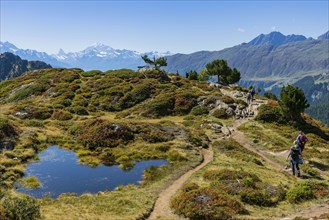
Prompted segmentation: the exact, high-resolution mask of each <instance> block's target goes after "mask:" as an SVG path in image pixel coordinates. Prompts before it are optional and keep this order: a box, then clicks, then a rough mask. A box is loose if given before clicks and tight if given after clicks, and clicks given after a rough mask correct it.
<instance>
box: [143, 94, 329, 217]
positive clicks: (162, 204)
mask: <svg viewBox="0 0 329 220" xmlns="http://www.w3.org/2000/svg"><path fill="white" fill-rule="evenodd" d="M223 94H225V95H229V96H231V97H233V94H232V93H230V92H228V91H225V90H224V92H223ZM264 103H266V101H264V100H257V99H255V100H253V102H252V104H250V105H249V109H250V110H252V111H253V112H254V114H253V116H251V117H249V118H240V119H236V120H235V121H234V122H233V124H232V126H231V127H228V128H229V131H230V133H231V135H230V137H232V138H233V139H234V140H236V141H237V142H238V143H240V144H241V145H242V146H243V147H245V148H246V149H248V150H250V151H252V152H254V153H256V154H258V155H259V156H261V157H262V158H263V159H264V160H265V161H266V162H267V163H268V164H270V165H271V166H273V168H274V169H276V170H278V171H282V170H284V169H285V168H284V165H282V163H280V162H279V160H278V159H279V158H281V159H282V158H285V157H286V156H287V155H288V153H289V152H288V151H282V152H279V153H274V152H271V151H269V150H268V149H266V148H265V147H262V146H259V145H257V144H255V143H253V142H252V141H250V140H249V139H248V138H247V137H246V136H245V134H244V133H243V132H241V131H238V130H237V128H238V127H239V126H240V125H242V124H243V123H245V122H247V121H249V120H253V119H254V118H255V116H256V115H257V113H258V107H259V106H260V105H261V104H264ZM223 138H227V137H221V138H220V139H223ZM202 154H203V158H204V159H203V162H202V163H201V164H199V165H198V166H197V167H195V168H193V169H191V170H189V171H188V172H187V173H185V174H183V175H182V176H181V177H179V178H178V179H177V180H175V181H174V182H173V183H172V184H171V185H170V186H169V187H168V188H166V189H164V190H163V191H162V192H161V193H160V194H159V197H158V199H157V200H156V202H155V205H154V208H153V211H152V212H151V214H150V216H149V218H148V219H149V220H154V219H156V220H177V219H179V220H181V219H187V218H183V217H181V216H178V215H176V214H174V213H173V211H172V210H171V208H170V200H171V198H172V197H173V196H174V195H175V194H176V193H177V191H178V190H179V189H180V188H182V187H183V185H184V183H185V182H186V181H187V180H188V179H189V178H190V177H191V176H192V175H193V174H194V173H195V172H197V171H199V170H200V169H201V168H203V167H204V166H206V165H207V164H208V163H209V162H211V161H212V160H213V150H212V147H211V146H210V147H209V148H208V149H202ZM326 212H329V201H327V202H326V203H324V204H321V205H315V206H312V207H309V208H307V209H304V210H303V211H301V212H299V211H295V212H292V213H290V214H289V215H288V216H286V217H284V218H276V219H281V220H291V219H293V218H294V217H296V216H303V217H306V218H312V217H314V216H320V215H321V214H322V213H326Z"/></svg>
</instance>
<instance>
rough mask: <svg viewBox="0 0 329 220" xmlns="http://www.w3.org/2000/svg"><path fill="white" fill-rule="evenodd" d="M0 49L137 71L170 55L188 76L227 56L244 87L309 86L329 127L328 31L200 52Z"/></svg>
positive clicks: (314, 110)
mask: <svg viewBox="0 0 329 220" xmlns="http://www.w3.org/2000/svg"><path fill="white" fill-rule="evenodd" d="M0 51H1V53H4V52H11V53H13V54H16V55H18V56H20V57H21V58H22V59H27V60H41V61H44V62H46V63H48V64H50V65H52V66H53V67H78V68H82V69H84V70H93V69H97V70H102V71H105V70H109V69H121V68H129V69H137V67H138V66H141V65H144V62H143V60H142V59H141V56H143V55H148V56H149V57H153V56H156V57H159V56H166V58H167V60H168V66H167V67H166V70H167V71H169V72H173V73H176V72H177V71H178V72H179V73H180V74H181V75H184V76H185V73H186V72H188V71H190V70H196V71H200V70H201V69H204V68H205V65H206V64H207V63H209V62H211V61H212V60H215V59H225V60H227V61H228V64H229V65H230V66H232V67H235V68H237V69H238V70H239V71H240V72H241V80H240V82H239V84H240V85H242V86H245V87H249V86H250V85H253V86H255V87H256V88H260V89H261V90H262V91H263V92H272V93H274V94H276V95H277V96H278V95H279V93H280V90H281V88H282V86H283V85H287V84H291V85H294V86H298V87H300V88H301V89H303V90H304V93H305V96H306V98H307V100H308V102H309V103H310V104H311V106H310V107H309V108H308V109H307V110H306V111H307V112H308V113H309V114H311V115H312V116H313V117H315V118H317V119H319V120H321V121H323V122H324V123H326V124H327V125H329V112H328V109H329V31H328V32H326V33H324V34H323V35H321V36H319V37H318V38H317V39H313V38H306V37H305V36H303V35H294V34H292V35H287V36H285V35H283V34H281V33H280V32H271V33H269V34H266V35H264V34H261V35H259V36H257V37H256V38H254V39H253V40H251V41H250V42H248V43H242V44H240V45H237V46H234V47H231V48H226V49H223V50H220V51H199V52H195V53H191V54H174V55H172V54H171V53H170V52H165V53H160V52H156V51H153V52H147V53H141V52H137V51H131V50H126V49H122V50H120V49H113V48H112V47H110V46H106V45H104V44H94V45H92V46H90V47H88V48H86V49H84V50H82V51H79V52H69V53H65V52H64V51H63V50H62V49H60V50H59V52H58V53H57V54H54V55H49V54H47V53H44V52H38V51H36V50H31V49H19V48H17V47H16V46H15V45H14V44H12V43H9V42H0Z"/></svg>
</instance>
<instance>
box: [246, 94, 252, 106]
mask: <svg viewBox="0 0 329 220" xmlns="http://www.w3.org/2000/svg"><path fill="white" fill-rule="evenodd" d="M251 100H252V95H251V93H250V92H248V94H247V104H248V105H250V103H251Z"/></svg>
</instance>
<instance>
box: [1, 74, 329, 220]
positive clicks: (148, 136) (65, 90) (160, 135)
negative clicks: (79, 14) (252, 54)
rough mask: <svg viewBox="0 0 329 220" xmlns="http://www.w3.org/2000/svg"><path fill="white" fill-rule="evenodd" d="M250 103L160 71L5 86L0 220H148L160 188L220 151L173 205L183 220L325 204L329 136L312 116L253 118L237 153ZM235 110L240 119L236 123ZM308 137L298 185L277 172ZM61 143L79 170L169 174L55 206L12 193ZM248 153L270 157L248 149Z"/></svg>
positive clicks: (39, 78)
mask: <svg viewBox="0 0 329 220" xmlns="http://www.w3.org/2000/svg"><path fill="white" fill-rule="evenodd" d="M245 95H246V90H245V89H244V88H242V87H222V88H218V87H216V86H210V85H209V84H208V83H206V82H198V81H193V80H188V79H186V78H183V77H180V76H176V75H171V74H169V75H166V74H163V73H161V72H158V71H154V70H150V71H146V72H142V73H141V72H136V71H133V70H128V69H122V70H116V71H107V72H101V71H88V72H84V71H83V70H81V69H46V70H38V71H33V72H28V73H25V74H24V75H22V76H20V77H17V78H15V79H12V80H7V81H4V82H1V83H0V139H1V145H0V148H1V150H2V149H6V150H4V151H2V153H1V154H0V172H1V177H0V185H1V190H0V218H1V217H3V218H4V219H6V218H7V219H10V218H12V217H13V215H15V213H16V214H17V213H21V215H23V214H22V213H25V214H24V215H25V217H26V215H29V217H31V216H32V217H31V218H32V219H33V218H37V217H38V216H39V215H41V216H42V217H43V218H44V219H62V218H69V219H78V218H85V219H144V218H145V217H146V216H148V215H149V213H150V212H151V210H152V207H153V204H154V202H155V200H156V198H157V196H158V194H159V192H160V191H161V190H163V189H164V188H166V187H167V186H168V185H170V184H172V182H173V181H174V180H175V179H177V178H178V177H179V176H181V175H182V174H184V173H186V172H187V171H188V170H190V169H191V168H193V167H195V166H197V165H198V164H199V163H201V161H202V152H201V149H202V148H208V149H209V150H213V151H214V154H215V156H214V160H213V161H212V162H211V163H210V164H208V165H207V166H206V167H205V168H204V169H201V170H200V172H197V173H196V174H195V175H193V176H192V178H191V179H190V180H189V183H188V184H187V185H186V186H185V187H184V188H183V189H182V191H180V192H179V193H178V194H177V195H176V196H175V197H174V198H173V200H172V208H173V210H175V212H177V213H179V214H181V215H184V216H187V217H190V218H191V219H200V218H201V219H206V218H208V219H222V218H223V216H225V217H227V218H232V217H238V218H260V219H261V218H262V217H263V216H267V217H268V218H272V217H282V216H288V215H290V214H291V213H292V212H293V210H294V209H295V208H302V207H305V206H308V205H312V207H313V206H316V205H317V204H318V203H319V202H327V201H328V199H329V192H328V190H327V189H328V185H327V181H328V179H329V173H328V172H329V170H328V169H329V165H328V164H329V161H328V158H329V156H328V153H329V149H328V143H329V139H328V136H329V130H328V128H327V127H325V126H324V125H323V124H321V123H320V122H318V121H315V120H313V119H312V118H310V117H308V116H307V115H305V116H304V118H305V123H304V124H302V125H290V124H289V123H286V124H277V123H269V122H263V121H255V120H253V119H251V118H250V119H251V120H249V122H248V123H246V124H242V125H241V126H240V127H239V129H238V130H239V131H237V132H241V133H242V134H243V135H244V139H242V140H243V141H242V143H239V140H240V142H241V139H237V138H235V136H234V135H233V136H231V138H229V136H228V135H229V134H228V133H227V130H228V129H229V130H230V132H233V130H234V128H235V126H236V125H235V123H236V122H240V121H241V120H240V119H239V117H242V114H240V113H239V111H243V112H246V111H247V110H248V109H247V105H246V103H245V102H244V99H245V98H244V97H245ZM264 102H265V101H264ZM232 111H235V112H238V114H237V115H236V117H235V119H234V120H233V117H232V115H231V113H232ZM254 113H255V112H254ZM244 121H247V120H244ZM241 122H242V121H241ZM301 128H302V129H303V130H304V131H305V132H306V134H307V136H308V137H309V138H310V140H311V141H310V143H308V145H307V147H306V150H305V159H306V160H307V161H309V163H308V164H305V165H303V166H302V173H303V177H304V179H297V178H295V177H292V176H291V175H290V173H289V172H288V171H285V170H283V169H282V170H280V169H277V167H275V166H273V164H276V165H278V164H279V165H282V167H284V166H285V164H286V161H285V160H284V159H283V158H281V157H279V156H276V155H277V154H279V153H281V151H282V150H285V149H288V148H289V146H290V145H291V143H292V141H293V139H294V138H295V136H296V135H297V133H298V129H301ZM8 131H10V132H8ZM53 144H56V145H59V146H60V147H62V148H66V149H70V150H73V151H74V152H76V153H77V155H78V156H79V162H80V163H84V164H88V165H90V166H97V165H99V164H101V163H103V164H107V165H112V164H119V165H120V166H121V167H122V168H124V169H129V168H131V167H132V166H134V161H139V160H147V159H166V160H167V161H168V162H169V164H168V165H167V166H162V167H158V168H150V169H148V170H146V171H145V172H144V181H143V183H142V184H141V185H140V186H135V185H128V186H125V187H122V186H120V187H118V188H117V189H116V190H114V191H111V192H100V193H97V194H84V195H81V196H75V195H71V194H65V195H61V196H60V197H59V198H58V199H55V200H53V199H50V198H44V199H38V200H35V199H30V198H27V197H26V196H24V195H22V194H19V193H17V192H15V190H14V189H13V183H14V182H15V181H17V180H19V179H21V178H22V176H23V174H24V167H25V166H26V165H27V163H28V162H30V161H33V160H35V159H37V153H38V152H40V151H42V150H43V149H45V148H46V147H47V146H50V145H53ZM247 144H249V145H250V144H253V145H255V147H260V148H261V151H260V152H263V151H264V153H263V154H259V153H257V152H256V153H255V152H253V151H251V150H250V149H249V150H248V148H246V146H247ZM249 145H248V146H249ZM271 153H273V154H271ZM271 155H272V156H271ZM272 157H273V158H274V159H273V158H272ZM268 158H270V159H268ZM271 158H272V159H273V161H274V162H273V161H272V162H273V163H271V160H272V159H271ZM299 189H302V190H305V191H306V192H304V191H302V192H301V193H300V191H299ZM304 193H305V194H304ZM19 204H25V205H24V207H30V209H29V210H31V212H26V211H24V209H23V207H22V206H21V205H19ZM209 207H214V208H211V209H210V208H209ZM38 210H39V211H38ZM190 210H193V211H192V212H191V211H190ZM262 213H265V214H264V215H262ZM17 215H18V214H17Z"/></svg>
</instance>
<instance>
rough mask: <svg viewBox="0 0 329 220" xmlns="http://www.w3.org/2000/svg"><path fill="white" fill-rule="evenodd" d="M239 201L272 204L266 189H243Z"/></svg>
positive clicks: (258, 204)
mask: <svg viewBox="0 0 329 220" xmlns="http://www.w3.org/2000/svg"><path fill="white" fill-rule="evenodd" d="M240 196H241V201H242V202H245V203H247V204H250V205H257V206H265V207H270V206H273V205H274V202H273V201H272V200H271V196H270V195H269V193H268V192H267V191H266V190H254V189H250V188H247V189H244V190H242V192H241V193H240Z"/></svg>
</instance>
